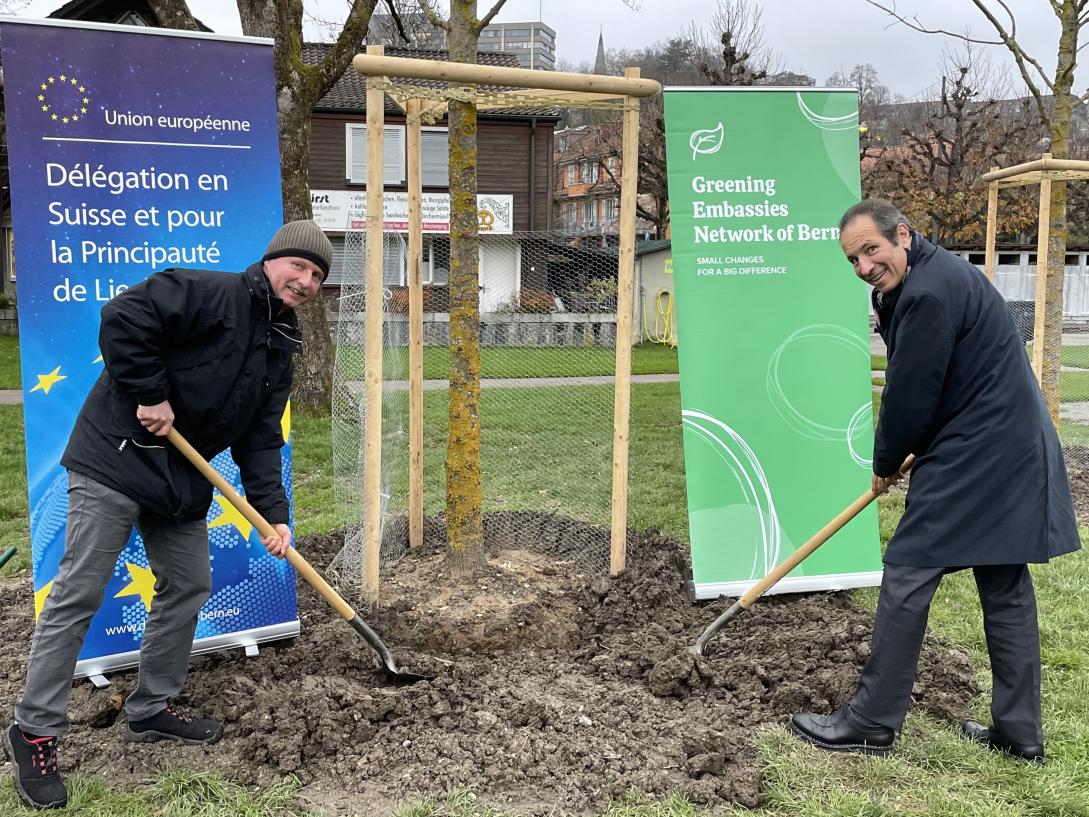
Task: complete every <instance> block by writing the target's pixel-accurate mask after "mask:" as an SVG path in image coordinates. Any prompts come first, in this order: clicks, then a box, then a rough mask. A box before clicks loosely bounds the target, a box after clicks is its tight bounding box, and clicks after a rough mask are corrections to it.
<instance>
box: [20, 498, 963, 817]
mask: <svg viewBox="0 0 1089 817" xmlns="http://www.w3.org/2000/svg"><path fill="white" fill-rule="evenodd" d="M537 516H539V517H540V518H539V519H535V520H534V521H535V523H536V525H537V528H538V529H539V530H541V538H542V540H545V541H553V542H554V541H559V540H562V539H563V537H564V536H565V535H567V534H571V535H574V534H578V538H579V539H580V540H581V541H587V538H586V537H587V535H588V533H593V536H592V537H591V538H592V539H594V541H596V540H597V539H601V536H600V535H599V534H600V533H601V532H593V531H592V532H588V531H586V530H585V529H584V528H585V526H582V525H581V524H580V523H576V522H572V521H571V520H568V519H563V518H559V517H546V516H543V515H537ZM428 534H429V540H430V542H431V543H430V544H429V545H428V546H426V547H425V548H424V549H423V550H422V551H421V552H413V553H411V554H409V555H407V556H406V557H405V558H404V559H403V560H402V561H401V562H400V563H398V565H396V566H395V567H394V568H392V569H391V571H390V573H389V577H388V580H387V581H386V584H385V585H384V586H383V593H385V594H386V598H388V600H389V606H388V607H386V608H384V609H383V610H382V611H380V612H379V613H378V614H377V615H375V616H374V617H372V618H371V619H370V621H371V623H372V625H373V626H374V628H375V629H376V630H377V631H378V632H379V633H380V634H382V636H383V638H384V639H386V641H387V643H388V644H390V646H391V648H392V649H393V651H394V653H395V655H396V657H397V659H398V661H399V662H400V663H401V664H403V665H405V666H406V667H407V668H408V669H411V670H414V671H417V672H425V673H429V674H433V675H434V676H435V677H434V680H432V681H429V682H425V683H421V684H417V685H414V686H409V687H399V688H398V687H391V686H389V685H387V684H386V683H385V682H384V679H383V676H382V675H381V674H380V673H379V672H378V671H377V670H376V669H375V667H374V665H373V661H372V655H371V653H370V652H369V651H368V650H367V649H366V646H365V644H364V643H363V641H362V640H361V639H360V638H359V637H358V636H357V635H356V634H355V633H354V632H353V631H352V630H351V629H350V628H348V627H347V625H346V624H344V622H342V621H340V620H339V619H338V618H336V616H335V614H333V613H332V611H331V610H329V609H328V608H327V607H326V605H325V604H324V602H322V601H321V600H320V599H318V598H317V597H316V596H315V595H314V594H313V593H312V592H310V591H309V589H307V588H305V587H303V588H300V591H299V601H300V617H301V619H302V623H303V634H302V635H301V636H300V637H299V638H297V639H294V640H292V641H289V642H284V643H281V644H278V645H274V646H265V647H263V648H262V651H261V655H260V657H258V658H256V659H246V658H245V657H244V656H243V655H242V653H241V651H231V652H228V653H222V654H218V655H212V656H203V657H198V658H196V659H194V661H193V668H192V670H191V672H190V676H189V682H188V684H187V686H186V689H185V692H184V697H183V698H182V699H181V700H180V701H179V703H180V704H181V705H183V706H190V705H191V706H193V707H194V708H195V709H198V710H200V711H201V712H202V713H203V714H207V715H209V716H211V717H216V718H220V719H222V720H223V721H224V722H225V724H226V734H227V736H226V738H225V739H224V741H223V742H222V743H221V744H219V745H218V746H216V747H213V748H211V749H195V748H178V747H173V746H170V747H164V746H161V745H154V746H143V745H134V744H128V743H125V742H123V741H122V740H121V734H120V733H121V731H122V728H123V720H124V716H123V714H119V712H120V707H121V701H122V696H123V695H124V694H126V693H127V692H128V691H129V690H130V689H131V687H132V684H133V682H134V674H133V673H121V674H118V675H115V676H114V677H113V678H112V679H111V680H112V681H113V684H114V686H113V687H112V688H110V689H108V690H104V691H96V690H94V689H93V687H91V686H90V685H89V684H87V683H86V682H83V683H80V684H79V685H78V686H77V688H76V690H75V694H74V695H73V720H74V722H75V723H76V724H77V725H76V726H75V728H73V730H72V732H71V733H70V735H69V736H68V738H67V739H66V740H65V741H64V743H63V744H62V768H63V769H66V770H73V769H76V768H78V769H80V770H82V771H85V772H97V773H100V774H102V775H103V776H104V777H106V778H107V779H108V780H110V781H111V782H112V783H114V784H122V785H125V784H136V783H137V782H139V781H141V780H146V779H147V778H148V777H149V776H153V775H155V774H156V773H158V772H159V771H160V770H162V769H165V768H168V767H170V766H185V767H189V768H197V769H212V770H216V771H219V772H221V773H223V774H224V775H227V776H229V777H232V778H234V779H236V780H238V781H240V782H242V783H244V784H256V785H261V784H267V783H269V782H270V781H272V780H274V779H277V778H278V777H280V776H282V775H284V774H288V773H290V774H294V775H296V776H298V777H299V779H300V780H301V781H302V783H303V784H304V787H305V789H304V793H305V794H306V796H307V797H309V798H310V799H312V800H313V801H315V802H317V803H319V804H321V805H324V806H326V807H327V808H331V810H338V811H340V810H343V811H344V812H345V813H370V814H383V813H386V811H387V810H388V809H389V808H391V807H392V806H393V804H395V803H396V802H399V801H403V800H407V799H412V798H418V797H421V796H425V795H434V794H441V793H442V792H443V791H445V790H447V789H450V788H453V787H456V786H465V787H469V788H471V789H472V790H473V791H475V792H476V793H477V795H478V796H479V797H480V798H481V799H482V800H484V801H485V802H489V803H492V804H496V805H499V804H508V805H512V806H514V807H517V808H519V809H522V810H524V811H525V812H527V813H554V812H555V811H556V810H557V809H566V810H572V811H580V810H591V809H594V808H600V807H602V806H603V805H604V804H605V802H606V800H607V799H608V798H609V797H610V796H618V795H620V794H622V793H623V792H624V791H625V790H626V789H628V788H630V787H635V788H638V789H641V790H643V791H645V792H647V793H650V794H652V795H660V794H665V793H666V792H670V791H678V792H682V793H684V794H686V795H688V796H689V797H690V798H692V799H693V800H695V801H697V802H701V803H716V802H722V801H731V802H737V803H742V804H745V805H749V806H752V805H755V804H757V803H758V802H759V799H760V772H759V769H758V767H757V766H756V765H755V753H754V750H753V748H752V745H751V738H752V735H753V731H752V730H753V727H756V726H758V725H759V724H763V723H768V722H782V721H784V720H785V718H786V717H787V716H788V715H789V714H790V713H791V712H794V711H796V710H798V709H814V710H820V711H825V710H828V709H831V708H832V707H834V706H836V705H838V704H840V703H842V702H843V701H844V700H845V699H846V698H847V697H848V696H849V694H850V692H851V691H852V688H853V683H854V681H855V678H856V676H857V673H858V671H859V669H860V668H861V665H862V663H863V662H864V660H865V658H866V654H867V652H868V640H869V635H870V630H871V627H872V623H873V619H872V615H871V614H869V613H867V612H865V611H863V610H860V609H859V608H857V607H855V606H853V605H852V604H851V603H850V602H849V601H848V599H847V598H846V596H844V595H842V594H816V595H809V596H789V597H783V596H780V597H773V598H769V599H767V600H765V601H762V602H761V603H760V604H757V605H755V606H754V607H753V609H752V611H751V612H749V613H746V614H745V616H744V617H743V618H741V619H739V620H738V621H735V622H731V623H730V624H729V625H728V626H727V628H726V629H724V630H723V632H722V633H721V634H720V636H719V637H718V639H716V641H715V642H713V644H712V647H711V648H710V649H709V651H708V653H709V654H708V656H707V658H706V659H705V660H699V661H697V660H695V659H692V658H689V657H687V656H686V655H685V654H684V650H685V649H686V647H687V646H688V645H690V644H691V643H693V642H694V640H695V639H696V637H697V636H698V635H699V634H700V632H701V631H702V630H703V628H704V627H705V626H706V625H707V624H708V623H709V622H710V621H711V620H713V618H714V617H715V616H716V615H718V614H719V613H720V612H721V611H722V610H724V609H725V606H726V604H727V602H726V601H724V600H720V601H718V602H715V603H713V604H709V605H699V606H697V605H692V604H690V603H689V602H688V601H687V600H686V598H685V595H684V592H683V583H684V581H685V578H686V547H685V546H683V545H681V544H679V543H677V542H675V541H672V540H670V539H667V538H665V537H662V536H660V535H657V534H656V533H654V532H647V533H645V534H642V535H638V536H637V535H632V536H631V537H630V540H629V543H628V564H629V566H630V567H629V569H628V570H627V571H626V572H624V573H623V574H621V575H620V576H619V577H617V578H616V579H612V580H606V579H602V578H600V577H598V578H594V577H587V576H583V575H579V574H578V573H574V572H572V571H570V570H567V569H565V565H564V564H563V563H562V562H557V561H556V560H555V559H554V558H552V559H548V558H544V557H542V556H541V555H540V552H541V551H540V548H539V547H537V546H536V544H535V543H528V542H527V543H520V544H521V547H513V545H514V544H516V543H512V542H509V541H507V542H504V543H503V544H504V548H502V549H493V550H492V552H491V553H490V554H489V562H488V566H487V568H486V569H485V570H482V571H480V572H479V573H478V575H476V576H475V577H474V578H473V579H472V580H471V581H470V582H468V583H466V584H463V585H460V586H456V587H455V586H452V585H453V583H452V579H451V577H450V576H449V575H447V574H446V570H445V566H444V562H443V560H442V558H441V555H440V554H441V547H442V528H441V525H435V524H429V526H428ZM603 541H606V542H607V533H605V534H604V539H603ZM299 545H300V548H301V549H302V550H303V552H304V553H305V554H306V555H307V557H308V558H309V559H311V560H312V561H313V562H314V563H315V564H325V563H327V562H328V560H329V558H331V557H332V555H333V554H334V553H335V552H336V550H337V549H338V548H339V546H340V540H339V537H337V536H319V537H309V538H306V539H303V540H302V541H300V543H299ZM28 584H29V583H28V582H22V583H18V584H16V583H12V582H5V583H0V626H3V627H4V628H5V630H6V632H7V633H8V643H9V645H10V647H9V649H8V650H5V655H4V656H3V657H2V658H0V679H2V681H3V684H2V688H0V711H3V712H10V711H11V705H12V703H13V702H14V698H15V696H16V695H17V694H18V691H19V689H20V686H21V683H22V671H23V663H24V658H25V650H26V648H27V646H28V645H29V641H30V634H31V611H32V609H33V605H32V600H31V595H30V588H29V586H28ZM915 692H916V700H917V706H920V707H922V708H924V709H926V710H927V711H930V712H933V713H935V714H937V715H938V716H940V717H943V718H948V719H951V720H954V719H959V718H961V717H964V716H966V715H967V712H968V710H967V705H968V702H969V701H970V699H971V698H972V696H974V695H975V694H976V692H977V690H976V685H975V682H974V679H973V675H972V671H971V667H970V666H969V664H968V661H967V659H966V658H965V657H964V656H963V655H962V654H959V653H956V652H950V651H949V650H948V649H946V648H943V647H942V646H940V645H936V644H928V646H927V648H926V649H925V651H924V654H923V657H922V660H921V672H920V677H919V683H918V685H917V687H916V689H915Z"/></svg>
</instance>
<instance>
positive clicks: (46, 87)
mask: <svg viewBox="0 0 1089 817" xmlns="http://www.w3.org/2000/svg"><path fill="white" fill-rule="evenodd" d="M42 90H43V91H48V90H49V86H48V85H46V84H45V83H44V82H43V83H42Z"/></svg>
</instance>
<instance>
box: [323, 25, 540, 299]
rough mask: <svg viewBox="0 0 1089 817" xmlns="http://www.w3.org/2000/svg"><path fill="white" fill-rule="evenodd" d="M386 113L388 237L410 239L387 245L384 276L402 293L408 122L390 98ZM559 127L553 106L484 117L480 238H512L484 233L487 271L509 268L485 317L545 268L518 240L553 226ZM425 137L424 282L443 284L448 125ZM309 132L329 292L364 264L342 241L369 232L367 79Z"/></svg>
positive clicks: (399, 51) (497, 58)
mask: <svg viewBox="0 0 1089 817" xmlns="http://www.w3.org/2000/svg"><path fill="white" fill-rule="evenodd" d="M325 48H326V46H323V45H320V44H312V45H307V46H305V48H304V57H305V58H306V59H307V61H310V62H317V61H318V60H319V59H320V58H321V55H322V52H323V50H324V49H325ZM385 53H386V56H389V57H413V58H417V59H431V60H446V59H447V55H446V52H443V51H424V50H415V49H403V48H387V49H386V52H385ZM478 60H479V62H480V63H481V64H483V65H497V66H506V67H512V68H517V67H518V61H517V59H516V58H515V57H514V56H513V55H511V54H504V53H496V52H481V53H480V54H478ZM424 84H430V85H432V86H439V85H440V84H439V83H424ZM384 115H385V123H384V131H385V132H384V165H385V196H386V224H387V231H393V232H395V233H397V234H398V235H400V236H402V239H401V240H400V241H398V240H393V241H390V240H389V239H387V244H386V253H385V255H386V263H385V267H386V273H385V274H386V285H387V286H388V287H391V288H397V287H401V286H404V284H405V283H406V263H405V261H406V255H407V245H406V240H407V235H405V226H404V219H403V218H402V217H401V216H402V215H403V213H402V212H401V211H402V210H404V209H405V208H407V186H406V185H407V177H408V174H407V164H406V144H405V142H406V138H405V136H406V134H405V115H404V113H403V112H402V111H401V109H400V108H399V107H398V106H397V104H396V103H395V102H394V101H393V100H392V99H390V98H389V97H388V96H387V97H386V105H385V112H384ZM558 121H559V115H558V114H557V113H556V112H555V111H554V110H550V109H537V110H533V109H499V110H488V111H484V112H481V113H480V114H479V115H478V133H477V157H478V164H477V174H478V182H477V184H478V195H479V201H480V208H481V211H482V224H481V227H482V231H483V230H485V229H488V228H490V230H491V232H493V233H494V234H495V235H496V237H499V236H504V235H505V236H507V238H506V240H502V241H489V236H488V235H486V234H484V235H482V239H481V265H482V266H485V265H486V266H488V268H489V269H491V270H503V271H504V275H503V276H502V277H503V280H499V279H498V278H496V277H495V276H493V279H490V280H489V281H487V282H486V284H485V286H484V288H483V290H482V292H481V310H482V311H489V309H490V308H493V307H497V306H500V305H502V304H505V303H510V302H511V301H512V299H514V298H515V297H516V296H517V294H518V291H519V290H520V289H521V287H522V280H523V274H522V270H523V269H527V270H528V269H529V268H530V267H531V266H533V267H535V266H537V264H535V263H534V261H533V257H532V256H533V253H532V252H531V251H530V250H528V249H527V248H526V246H525V245H526V242H525V241H514V240H511V238H510V237H511V236H514V237H518V234H520V233H525V232H529V231H534V232H542V231H547V230H550V229H552V226H553V225H552V220H551V197H552V189H551V179H552V173H553V168H552V161H553V130H554V128H555V126H556V123H557V122H558ZM422 131H423V132H422V153H423V168H422V176H423V194H424V210H425V215H424V222H425V236H424V264H423V266H424V269H423V280H424V283H425V285H430V286H433V287H444V285H445V284H446V276H447V274H448V270H449V252H450V241H449V235H448V233H449V228H448V226H445V224H444V218H445V216H444V214H445V213H446V212H448V204H447V202H448V201H449V196H448V194H449V181H448V172H447V171H448V162H447V149H448V145H447V122H446V120H445V119H440V120H438V121H437V122H435V123H434V124H433V125H424V126H423V128H422ZM311 134H312V135H311V148H310V189H311V195H312V198H313V201H314V218H315V220H316V221H318V223H319V224H321V225H322V227H323V229H325V230H326V232H327V233H328V234H329V237H330V238H331V239H332V241H333V246H334V249H335V251H336V253H337V255H336V258H335V260H334V265H333V269H332V271H331V273H330V276H329V279H328V281H327V282H326V283H327V286H330V287H339V286H340V284H341V283H342V282H343V281H344V280H345V275H349V274H356V267H357V265H354V264H353V263H347V264H346V263H344V258H343V247H344V236H345V233H347V232H349V231H353V230H361V229H362V222H361V220H360V219H359V218H358V215H356V216H355V217H354V218H353V213H354V214H358V212H359V207H360V206H362V202H363V200H364V198H365V192H366V144H367V128H366V82H365V78H364V77H363V76H362V75H361V74H359V73H358V72H356V71H355V69H354V68H349V69H348V71H347V72H345V74H344V76H343V77H341V79H340V80H339V81H338V82H337V84H336V85H335V86H334V87H333V89H332V90H331V91H330V92H329V93H328V94H327V95H326V96H325V97H324V98H323V99H322V100H321V101H320V102H319V103H318V105H317V106H316V108H315V109H314V116H313V128H312V132H311ZM485 222H487V223H485ZM440 301H441V296H440ZM436 306H440V307H441V303H438V304H436Z"/></svg>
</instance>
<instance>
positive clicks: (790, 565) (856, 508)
mask: <svg viewBox="0 0 1089 817" xmlns="http://www.w3.org/2000/svg"><path fill="white" fill-rule="evenodd" d="M914 463H915V455H914V454H909V455H908V458H907V459H906V460H904V464H903V465H901V466H900V476H901V477H903V476H905V475H906V474H907V472H908V471H910V470H911V466H912V465H913V464H914ZM875 499H877V494H876V493H874V490H873V488H870V489H869V490H867V491H866V492H865V493H864V494H862V496H860V497H859V498H858V499H856V500H855V501H854V502H852V503H851V504H850V505H848V506H847V507H846V508H844V509H843V510H842V511H840V512H839V514H837V515H836V518H835V519H833V520H832V521H831V522H829V523H828V524H827V525H825V526H824V527H823V528H821V529H820V530H819V531H817V533H816V534H815V535H814V536H813V537H812V538H811V539H810V540H809V541H808V542H806V543H805V544H804V545H802V546H801V547H800V548H798V549H797V550H796V551H794V552H793V553H792V554H790V555H789V556H788V557H787V558H785V559H783V561H781V562H779V564H777V565H776V566H775V567H774V568H773V569H772V571H771V572H770V573H768V575H767V576H765V577H764V578H763V579H761V580H760V581H758V582H757V583H756V584H754V585H753V586H752V587H751V588H750V589H749V592H747V593H746V594H745V595H743V596H742V597H741V598H739V599H738V600H737V603H738V605H739V606H741V607H742V608H744V609H746V610H747V609H748V608H749V607H751V606H752V605H753V603H754V602H755V601H756V600H757V599H758V598H760V597H761V596H762V595H764V593H765V592H766V591H767V590H769V589H770V588H771V587H772V586H774V585H775V584H777V583H778V582H779V580H780V579H782V578H783V577H784V576H785V575H786V574H787V573H789V572H790V571H792V570H793V569H794V568H796V567H797V566H798V565H799V564H801V563H802V562H804V561H805V560H806V558H808V556H809V554H811V553H812V552H813V551H814V550H816V549H817V548H819V547H820V546H821V545H823V544H824V543H825V542H827V541H828V540H829V539H831V538H832V536H833V535H834V534H835V533H836V532H837V531H838V530H839V529H840V528H842V527H843V526H844V525H846V524H847V523H848V522H850V521H851V520H852V519H854V518H855V517H856V516H858V514H859V512H860V511H861V510H862V509H863V508H865V507H866V506H867V505H869V504H870V503H871V502H873V501H874V500H875Z"/></svg>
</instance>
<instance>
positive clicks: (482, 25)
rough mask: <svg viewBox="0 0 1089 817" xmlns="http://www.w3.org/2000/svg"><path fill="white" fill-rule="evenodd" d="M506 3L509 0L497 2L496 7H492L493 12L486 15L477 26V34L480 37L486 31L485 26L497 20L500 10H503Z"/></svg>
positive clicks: (496, 0) (497, 0)
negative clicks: (496, 16)
mask: <svg viewBox="0 0 1089 817" xmlns="http://www.w3.org/2000/svg"><path fill="white" fill-rule="evenodd" d="M506 2H507V0H495V5H494V6H492V10H491V11H489V12H488V13H487V14H485V15H484V16H483V17H482V18H481V19H480V22H479V23H477V25H476V33H477V35H478V36H479V34H480V32H481V31H483V30H484V28H485V26H487V25H488V23H490V22H491V21H492V20H494V19H495V15H497V14H498V13H499V9H501V8H503V6H504V5H505V4H506Z"/></svg>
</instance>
